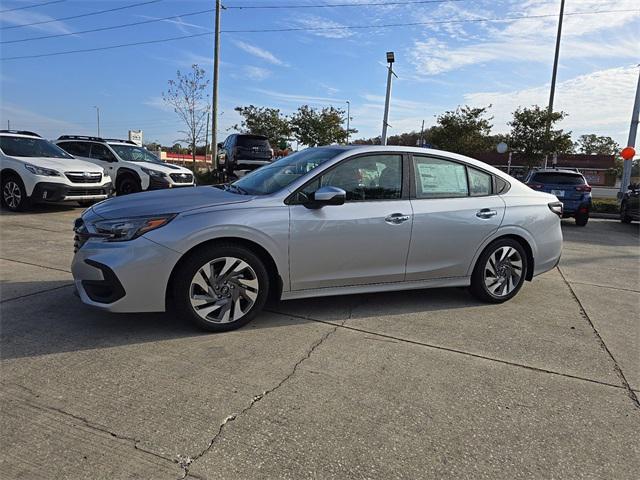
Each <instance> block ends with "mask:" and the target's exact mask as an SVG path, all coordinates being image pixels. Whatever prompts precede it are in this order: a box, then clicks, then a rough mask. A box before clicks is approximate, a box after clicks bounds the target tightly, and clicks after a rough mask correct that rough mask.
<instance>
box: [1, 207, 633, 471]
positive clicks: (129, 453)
mask: <svg viewBox="0 0 640 480" xmlns="http://www.w3.org/2000/svg"><path fill="white" fill-rule="evenodd" d="M79 213H80V210H79V209H70V208H67V207H46V208H45V207H41V208H39V209H38V210H36V211H35V212H32V213H28V214H22V215H13V214H8V213H6V212H2V215H1V216H0V230H1V232H2V233H1V234H0V242H1V243H0V258H1V259H2V260H0V262H1V263H0V272H1V276H0V280H1V281H2V284H1V290H0V295H1V299H2V303H1V304H0V314H1V322H2V323H1V330H0V356H1V358H2V360H1V364H0V368H1V370H0V383H1V384H2V389H1V393H0V396H1V397H2V398H1V400H0V402H1V403H0V406H1V410H0V422H1V424H0V436H1V437H0V477H1V478H25V479H33V478H92V479H100V478H105V479H119V478H150V479H151V478H153V479H163V478H167V479H173V478H176V479H177V478H189V477H190V478H225V479H229V478H249V477H253V478H255V477H259V478H296V479H298V478H429V477H435V478H509V479H511V478H524V477H528V478H532V477H533V478H551V477H554V478H635V474H636V473H637V471H638V469H639V468H640V448H639V447H638V442H637V432H638V431H639V429H640V408H639V406H638V404H637V395H638V394H639V393H638V390H639V389H640V376H639V374H638V372H639V369H638V367H639V366H640V357H639V352H640V335H639V331H640V325H639V316H638V307H639V306H640V288H639V287H638V285H640V282H639V281H638V280H640V276H639V275H640V268H639V267H640V250H639V248H638V246H639V234H638V225H637V224H633V225H622V224H620V223H618V222H614V221H606V220H592V221H590V223H589V224H588V226H587V227H585V228H579V227H575V225H574V224H573V222H571V221H566V222H563V230H564V233H565V240H566V242H565V250H564V254H563V259H562V261H561V264H560V267H559V269H556V270H554V271H551V272H549V273H547V274H545V275H543V276H541V277H538V278H536V279H535V280H534V281H533V282H531V283H528V284H526V285H525V286H524V288H523V290H522V292H520V294H519V295H518V296H517V297H516V298H515V299H513V300H512V301H510V302H508V303H506V304H503V305H484V304H480V303H478V302H476V301H475V300H473V299H472V298H471V297H470V296H468V295H467V293H466V292H465V291H464V290H460V289H442V290H426V291H411V292H396V293H389V294H375V295H357V296H350V297H335V298H325V299H314V300H300V301H292V302H282V303H280V304H276V305H272V306H270V307H269V310H268V311H267V312H265V313H264V314H263V315H261V316H260V317H259V318H258V319H257V320H256V321H254V322H252V323H251V324H250V325H248V326H247V327H245V328H243V329H241V330H238V331H235V332H230V333H226V334H219V335H209V334H203V333H201V332H198V331H196V330H194V329H193V328H192V327H191V326H190V325H188V324H184V323H183V322H181V321H180V320H178V319H175V318H172V317H171V316H170V315H155V314H153V315H151V314H149V315H112V314H107V313H103V312H96V311H94V310H91V309H89V308H87V307H84V306H82V305H81V304H80V303H79V301H78V300H77V298H76V297H75V296H74V295H73V294H72V288H71V286H70V285H71V276H70V274H69V273H68V269H69V263H70V259H71V254H72V239H71V232H70V227H71V223H72V220H73V219H74V218H75V217H76V216H77V215H78V214H79Z"/></svg>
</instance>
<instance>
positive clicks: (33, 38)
mask: <svg viewBox="0 0 640 480" xmlns="http://www.w3.org/2000/svg"><path fill="white" fill-rule="evenodd" d="M214 11H215V9H213V8H209V9H207V10H201V11H199V12H192V13H184V14H182V15H172V16H170V17H163V18H153V19H150V20H142V21H140V22H132V23H122V24H120V25H113V26H111V27H100V28H92V29H89V30H81V31H79V32H69V33H57V34H54V35H43V36H41V37H31V38H21V39H19V40H4V41H0V44H3V43H21V42H30V41H33V40H45V39H47V38H57V37H67V36H69V35H82V34H83V33H93V32H104V31H106V30H116V29H118V28H126V27H134V26H137V25H146V24H148V23H155V22H163V21H165V20H173V19H176V18H182V17H192V16H194V15H202V14H204V13H212V12H214Z"/></svg>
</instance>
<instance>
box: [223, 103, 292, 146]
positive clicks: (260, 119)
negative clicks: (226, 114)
mask: <svg viewBox="0 0 640 480" xmlns="http://www.w3.org/2000/svg"><path fill="white" fill-rule="evenodd" d="M235 111H236V112H238V113H239V114H240V116H241V117H242V121H241V122H240V125H234V126H233V129H235V130H237V131H239V132H242V133H250V134H253V135H263V136H265V137H267V138H268V139H269V143H271V146H272V147H274V148H275V147H276V146H277V145H279V144H280V143H281V142H282V141H283V140H284V141H286V140H287V139H288V138H289V137H290V136H291V126H290V125H289V120H288V119H287V117H286V116H285V115H283V114H282V113H280V110H279V109H277V108H268V107H256V106H254V105H249V106H246V107H236V108H235Z"/></svg>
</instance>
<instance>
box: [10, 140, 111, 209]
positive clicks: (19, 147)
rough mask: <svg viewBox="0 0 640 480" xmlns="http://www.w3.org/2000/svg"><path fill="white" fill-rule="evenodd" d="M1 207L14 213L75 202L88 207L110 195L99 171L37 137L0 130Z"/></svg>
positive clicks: (107, 182) (106, 180)
mask: <svg viewBox="0 0 640 480" xmlns="http://www.w3.org/2000/svg"><path fill="white" fill-rule="evenodd" d="M0 183H1V184H2V197H1V199H2V204H3V205H4V206H5V207H6V208H8V209H9V210H13V211H20V210H24V209H26V208H27V207H28V206H29V204H31V203H40V202H60V201H72V202H78V203H79V204H80V205H81V206H88V205H90V204H92V203H95V202H97V201H99V200H104V199H105V198H107V197H108V196H109V195H110V194H111V190H112V188H111V178H110V177H109V175H108V174H107V173H106V172H105V171H104V169H103V168H102V167H99V166H97V165H94V164H93V163H90V162H85V161H83V160H77V159H75V158H73V157H72V156H71V155H68V154H67V153H66V152H65V151H64V150H61V149H60V148H58V147H56V146H55V145H54V144H53V143H51V142H49V141H48V140H45V139H43V138H41V137H40V136H39V135H38V134H36V133H33V132H26V131H17V130H0Z"/></svg>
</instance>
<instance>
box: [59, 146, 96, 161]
mask: <svg viewBox="0 0 640 480" xmlns="http://www.w3.org/2000/svg"><path fill="white" fill-rule="evenodd" d="M59 146H60V148H63V149H64V150H66V151H67V152H69V153H70V154H71V155H75V156H77V157H87V158H89V157H90V155H91V144H90V143H88V142H63V143H61V144H60V145H59Z"/></svg>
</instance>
